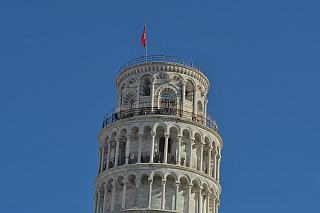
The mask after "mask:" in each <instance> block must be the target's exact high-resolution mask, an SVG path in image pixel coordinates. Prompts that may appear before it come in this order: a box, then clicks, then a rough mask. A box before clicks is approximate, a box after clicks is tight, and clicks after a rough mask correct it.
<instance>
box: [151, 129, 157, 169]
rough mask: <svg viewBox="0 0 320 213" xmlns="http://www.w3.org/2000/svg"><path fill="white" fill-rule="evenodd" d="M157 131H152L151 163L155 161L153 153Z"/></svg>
mask: <svg viewBox="0 0 320 213" xmlns="http://www.w3.org/2000/svg"><path fill="white" fill-rule="evenodd" d="M155 136H156V133H154V132H151V149H150V163H153V155H154V138H155Z"/></svg>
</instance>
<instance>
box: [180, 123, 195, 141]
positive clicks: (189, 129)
mask: <svg viewBox="0 0 320 213" xmlns="http://www.w3.org/2000/svg"><path fill="white" fill-rule="evenodd" d="M185 131H186V132H188V135H189V138H193V130H192V129H191V128H190V127H189V126H187V127H186V126H185V127H181V132H182V135H183V134H184V132H185Z"/></svg>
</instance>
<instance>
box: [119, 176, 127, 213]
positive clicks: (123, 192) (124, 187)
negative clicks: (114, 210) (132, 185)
mask: <svg viewBox="0 0 320 213" xmlns="http://www.w3.org/2000/svg"><path fill="white" fill-rule="evenodd" d="M122 183H123V189H122V204H121V209H126V194H127V183H128V181H126V180H122Z"/></svg>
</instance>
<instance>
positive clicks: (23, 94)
mask: <svg viewBox="0 0 320 213" xmlns="http://www.w3.org/2000/svg"><path fill="white" fill-rule="evenodd" d="M196 2H197V3H196ZM144 20H146V21H147V42H148V53H149V54H165V55H174V56H177V57H182V58H185V59H189V60H192V61H194V62H195V63H198V64H200V65H201V67H202V68H203V69H204V70H205V72H206V73H207V77H208V79H209V80H210V83H211V88H210V91H209V93H208V99H209V103H208V111H209V113H210V114H211V115H212V116H213V117H214V118H215V119H216V120H217V123H218V125H219V130H220V134H221V136H222V138H223V140H224V147H223V150H222V163H221V178H222V180H221V185H222V194H221V197H220V199H221V208H220V211H219V212H221V213H239V212H246V213H257V212H259V213H269V212H273V213H280V212H281V213H286V212H299V213H301V212H308V213H313V212H315V213H317V212H319V211H320V202H319V197H320V143H319V138H320V134H319V132H320V131H319V129H320V125H319V123H320V113H319V109H320V98H319V95H320V86H319V82H320V74H319V68H320V27H319V21H320V2H319V1H318V0H317V1H316V0H314V1H312V0H310V1H302V0H301V1H297V0H287V1H282V0H268V1H257V0H243V1H235V0H233V1H231V0H225V1H164V0H162V1H115V3H114V1H107V0H105V1H14V0H13V1H2V2H1V3H0V49H1V51H0V74H1V78H0V109H1V110H0V118H1V126H0V140H1V141H0V142H1V143H0V144H1V145H0V162H1V163H0V169H1V175H0V212H11V213H20V212H23V213H38V212H39V213H40V212H41V213H42V212H46V213H51V212H52V213H56V212H60V213H70V212H92V211H93V196H94V190H95V188H94V185H93V181H94V178H95V177H96V175H97V167H98V155H97V153H98V141H97V136H98V133H99V131H100V130H101V125H102V119H103V117H104V115H105V114H106V113H107V112H108V111H109V110H110V109H111V108H113V107H114V106H116V96H117V93H116V89H115V78H116V76H117V73H118V70H119V69H120V67H121V66H122V64H124V63H125V62H127V61H129V60H131V59H132V58H134V57H140V56H142V55H143V54H144V49H143V47H142V46H141V43H140V38H141V34H142V30H143V25H144Z"/></svg>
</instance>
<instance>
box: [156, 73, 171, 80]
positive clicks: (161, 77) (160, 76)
mask: <svg viewBox="0 0 320 213" xmlns="http://www.w3.org/2000/svg"><path fill="white" fill-rule="evenodd" d="M154 78H155V79H157V80H166V79H167V78H169V75H168V74H167V73H166V72H159V73H158V74H156V75H155V76H154Z"/></svg>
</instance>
